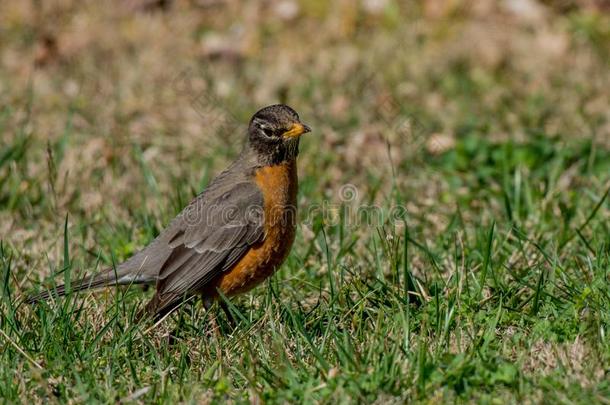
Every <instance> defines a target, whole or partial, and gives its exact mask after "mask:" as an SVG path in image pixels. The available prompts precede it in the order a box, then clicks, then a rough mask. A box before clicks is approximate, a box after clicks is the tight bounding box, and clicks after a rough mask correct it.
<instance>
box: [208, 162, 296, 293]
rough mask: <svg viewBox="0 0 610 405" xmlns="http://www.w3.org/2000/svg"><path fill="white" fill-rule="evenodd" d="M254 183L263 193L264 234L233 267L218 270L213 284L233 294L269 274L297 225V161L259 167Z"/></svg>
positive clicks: (285, 251) (287, 247) (285, 253)
mask: <svg viewBox="0 0 610 405" xmlns="http://www.w3.org/2000/svg"><path fill="white" fill-rule="evenodd" d="M255 181H256V184H257V185H258V186H259V187H260V189H261V192H262V193H263V197H264V214H265V222H264V223H265V238H264V240H263V241H262V242H260V243H258V244H257V245H255V246H253V247H252V248H251V249H250V250H249V251H248V253H246V255H245V256H244V257H243V258H242V259H241V260H240V261H239V262H238V263H237V264H236V265H235V267H234V268H233V269H232V270H230V271H228V272H225V273H223V274H221V275H220V276H219V277H218V279H217V280H216V283H213V285H214V286H215V287H217V288H219V289H220V290H221V291H222V292H223V294H225V295H227V296H232V295H236V294H241V293H243V292H246V291H248V290H250V289H251V288H253V287H254V286H256V285H257V284H259V283H260V282H262V281H263V280H264V279H266V278H267V277H269V276H270V275H271V274H273V272H274V271H275V270H277V268H278V267H279V266H280V265H281V264H282V262H283V261H284V259H286V256H288V253H289V252H290V248H291V247H292V243H293V242H294V236H295V229H296V196H297V187H298V179H297V168H296V162H295V161H294V160H293V161H291V162H285V163H281V164H279V165H275V166H269V167H264V168H261V169H259V170H258V171H257V172H256V173H255Z"/></svg>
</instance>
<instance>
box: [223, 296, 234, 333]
mask: <svg viewBox="0 0 610 405" xmlns="http://www.w3.org/2000/svg"><path fill="white" fill-rule="evenodd" d="M220 308H222V310H223V311H224V313H225V315H226V316H227V321H229V325H231V329H235V327H236V326H237V322H235V318H234V317H233V314H231V310H230V309H229V306H228V305H227V303H226V302H224V301H223V300H220Z"/></svg>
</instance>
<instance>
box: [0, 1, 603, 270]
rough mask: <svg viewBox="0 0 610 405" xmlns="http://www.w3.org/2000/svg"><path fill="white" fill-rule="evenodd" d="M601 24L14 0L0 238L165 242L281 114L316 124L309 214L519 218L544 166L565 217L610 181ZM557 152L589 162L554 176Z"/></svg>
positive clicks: (290, 7)
mask: <svg viewBox="0 0 610 405" xmlns="http://www.w3.org/2000/svg"><path fill="white" fill-rule="evenodd" d="M609 13H610V5H609V3H608V2H607V1H602V0H597V1H596V0H556V1H536V0H503V1H491V0H477V1H466V0H430V1H425V2H424V1H395V0H363V1H332V2H331V1H317V0H311V1H298V0H277V1H276V0H268V1H263V2H254V1H243V2H242V1H234V0H226V1H224V0H198V1H195V0H193V1H181V0H176V1H171V0H159V1H154V0H129V1H110V2H99V1H70V0H54V1H3V2H1V3H0V29H1V31H0V50H1V54H0V106H1V108H2V113H1V116H0V125H1V142H2V152H3V155H2V157H3V158H2V159H0V162H1V163H0V180H1V185H2V187H1V188H0V203H1V204H2V206H3V209H2V210H0V234H2V235H9V234H10V235H11V243H13V244H14V246H15V247H17V248H20V249H25V250H24V251H23V254H24V255H23V256H22V257H20V258H19V260H20V261H26V262H27V261H30V260H31V261H33V262H34V263H40V261H41V260H42V259H41V257H42V256H41V254H42V253H43V252H48V249H49V246H57V251H56V253H55V254H59V252H60V250H61V249H60V245H59V244H55V245H53V244H54V243H56V242H57V241H59V240H60V236H59V234H58V233H57V232H56V230H58V229H60V227H61V225H62V224H63V221H64V219H65V213H66V212H70V214H71V215H74V216H77V217H78V218H79V219H80V220H82V221H84V222H83V223H82V225H81V226H80V228H79V229H80V231H79V232H80V236H79V237H80V240H79V243H80V244H81V246H85V247H91V246H94V245H95V242H97V243H101V244H102V246H105V247H106V246H111V247H113V249H115V250H117V251H118V252H119V253H118V255H119V256H123V255H128V254H130V253H131V252H132V251H133V250H134V249H135V248H136V247H137V246H139V245H141V244H143V243H144V242H146V241H147V240H148V239H149V238H150V235H149V234H146V232H144V233H143V234H142V231H138V230H137V228H138V227H137V226H135V227H134V228H135V230H131V228H130V227H129V226H128V225H125V226H126V227H127V228H125V229H124V232H123V233H119V235H124V239H123V240H119V241H117V240H116V239H117V234H116V233H115V232H110V231H109V233H108V235H107V236H104V231H103V230H100V229H99V228H98V229H97V232H93V231H92V229H95V228H96V226H98V225H96V224H100V223H110V224H111V225H112V227H118V228H119V229H121V226H123V225H121V224H124V223H127V224H129V223H134V221H135V223H136V224H138V225H140V226H141V225H142V224H143V223H144V224H149V223H150V224H149V225H150V229H151V230H150V233H151V234H154V233H155V232H156V231H157V230H158V229H160V227H161V226H162V225H163V224H164V222H165V221H166V220H167V219H168V218H170V217H171V216H172V215H174V214H175V213H176V212H177V211H178V210H179V209H180V207H181V206H182V205H183V204H184V203H186V202H187V201H188V199H189V198H190V197H191V196H192V195H193V194H195V193H196V192H198V191H199V190H201V189H202V188H203V186H204V185H205V184H206V182H207V181H208V180H209V178H210V176H212V175H214V174H215V173H217V172H218V171H219V170H220V169H222V168H223V167H224V166H225V165H226V164H227V162H228V161H229V160H230V159H232V158H233V157H235V155H237V154H238V153H239V151H240V150H241V147H242V144H243V141H244V136H243V135H244V131H245V127H246V124H247V121H248V119H249V118H250V116H251V115H252V114H253V113H254V112H255V111H256V110H257V109H258V108H260V107H263V106H265V105H268V104H273V103H277V102H283V103H287V104H289V105H291V106H292V107H294V108H295V109H296V110H297V111H298V112H299V113H300V115H301V118H302V119H303V120H304V121H305V122H307V123H309V124H310V125H311V126H312V127H313V128H314V132H313V133H312V134H310V135H308V136H307V137H305V138H304V139H303V142H302V153H301V158H300V164H299V166H300V176H301V179H302V187H301V190H300V204H301V206H305V207H306V206H307V204H311V203H312V202H319V201H321V200H322V199H327V200H330V201H339V200H340V199H341V196H340V195H339V193H338V190H339V189H340V187H342V186H343V185H345V184H353V185H354V186H355V187H356V189H357V193H358V195H357V197H358V202H360V203H375V204H386V203H387V202H388V201H389V200H392V199H395V200H398V201H399V202H400V203H401V204H404V205H405V206H406V207H407V208H408V210H409V213H410V215H411V218H412V221H413V223H412V226H413V228H414V229H415V230H416V231H417V232H420V233H421V235H422V237H423V238H426V237H429V236H430V235H437V234H438V233H439V232H441V231H443V230H444V229H446V227H447V226H448V225H449V223H450V222H451V216H452V215H453V214H454V213H455V212H456V206H459V207H461V208H463V211H462V214H461V215H462V218H461V220H462V221H464V222H463V223H465V224H467V225H468V224H471V225H473V226H474V225H479V224H481V223H486V222H488V221H489V219H490V218H492V217H496V216H497V215H500V216H505V215H508V216H509V217H511V219H512V220H521V221H523V223H526V222H527V221H528V215H529V214H528V212H529V211H528V210H527V207H526V205H527V204H528V201H529V202H530V203H531V201H533V200H532V198H531V196H530V197H528V196H523V195H512V194H510V193H508V194H507V192H506V189H507V187H508V188H511V189H512V186H514V184H515V183H514V182H515V181H521V180H519V179H521V178H525V179H530V180H531V182H532V183H531V187H532V190H533V191H532V192H533V193H534V194H535V195H539V196H540V197H541V199H544V198H543V197H544V196H545V195H548V194H547V193H548V189H545V184H547V183H548V176H547V174H548V170H551V172H550V173H551V174H550V175H549V176H551V178H552V179H555V180H557V183H556V184H557V188H556V189H554V193H555V194H554V195H555V196H557V197H558V198H557V199H553V202H552V203H550V204H551V205H550V206H549V209H548V215H551V216H552V215H560V212H561V211H562V210H561V207H562V205H561V204H563V205H564V206H569V205H570V202H571V201H574V199H577V198H578V197H579V196H578V193H576V192H575V189H574V188H573V187H574V185H576V184H578V185H580V186H583V187H590V188H591V189H592V190H595V191H596V192H597V193H598V194H596V195H595V196H593V195H592V196H591V201H596V198H598V197H599V195H600V194H599V193H601V192H602V191H603V189H604V187H605V185H606V184H607V181H608V176H607V169H608V167H609V166H608V161H607V159H603V158H602V159H599V158H597V157H607V156H608V148H609V147H610V146H609V145H610V121H609V118H610V107H609V105H610V100H609V98H610V92H609V91H608V89H610V69H609V61H610V59H609V55H610V14H609ZM557 156H560V157H561V159H562V161H567V162H568V163H569V162H570V159H571V160H572V161H578V162H581V161H582V159H585V161H588V162H590V163H591V164H590V165H589V166H587V165H586V164H585V165H584V166H578V167H576V166H570V164H566V167H567V170H565V171H563V170H562V171H559V172H557V173H554V172H552V168H551V169H549V168H548V167H547V166H545V164H546V162H547V161H548V160H549V159H551V158H553V157H557ZM587 159H588V160H587ZM541 168H543V169H541ZM547 169H548V170H547ZM540 170H543V171H544V173H545V175H544V176H542V177H539V178H536V177H535V174H536V173H539V172H540ZM553 173H554V174H553ZM604 173H606V174H604ZM545 176H546V177H545ZM543 177H544V178H543ZM545 179H546V180H545ZM523 181H525V180H523ZM509 183H510V184H509ZM547 185H548V184H547ZM509 186H510V187H509ZM395 193H398V196H397V197H396V196H395ZM488 193H489V194H488ZM536 193H537V194H536ZM489 195H492V196H496V197H498V198H497V199H494V198H490V197H489ZM506 198H509V200H510V199H515V200H519V201H516V204H513V205H512V206H511V208H510V210H511V212H509V213H508V214H507V213H506V212H505V211H506V206H505V205H506V204H505V202H506ZM527 198H530V199H529V200H527ZM534 200H535V198H534ZM520 207H521V208H520ZM520 210H521V211H520ZM134 218H135V219H134ZM480 221H482V222H480ZM362 232H364V233H367V232H368V233H371V230H370V229H368V230H367V229H364V230H362ZM308 235H309V233H308V229H307V227H305V229H304V230H303V236H302V237H304V238H307V236H308ZM119 239H120V238H119ZM55 254H54V253H51V256H53V255H55Z"/></svg>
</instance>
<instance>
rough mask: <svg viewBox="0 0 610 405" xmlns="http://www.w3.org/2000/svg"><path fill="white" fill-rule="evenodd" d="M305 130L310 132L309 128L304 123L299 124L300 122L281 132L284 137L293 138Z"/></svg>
mask: <svg viewBox="0 0 610 405" xmlns="http://www.w3.org/2000/svg"><path fill="white" fill-rule="evenodd" d="M306 132H311V128H309V127H308V126H307V125H305V124H301V123H300V122H297V123H294V124H292V127H290V129H289V130H288V131H286V132H284V133H283V134H282V136H283V137H284V138H295V137H297V136H301V135H303V134H304V133H306Z"/></svg>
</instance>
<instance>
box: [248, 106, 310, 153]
mask: <svg viewBox="0 0 610 405" xmlns="http://www.w3.org/2000/svg"><path fill="white" fill-rule="evenodd" d="M310 131H311V129H310V128H309V127H308V126H307V125H305V124H303V123H302V122H301V121H300V119H299V115H298V114H297V112H296V111H294V110H293V109H292V108H290V107H288V106H287V105H283V104H275V105H271V106H268V107H265V108H263V109H261V110H259V111H257V112H256V114H254V116H253V117H252V119H251V120H250V124H249V126H248V141H249V143H250V145H251V147H252V148H253V149H254V150H256V152H257V153H258V154H259V156H260V157H262V158H264V159H267V160H269V161H270V163H279V162H281V161H284V160H290V159H294V158H296V156H297V154H298V152H299V138H300V136H301V135H303V134H304V133H306V132H310Z"/></svg>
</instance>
